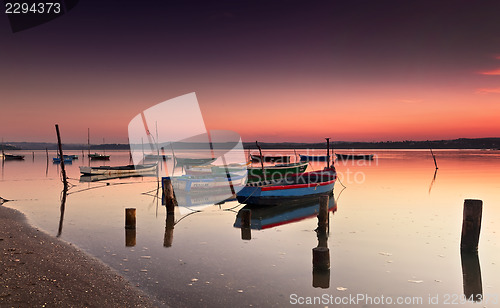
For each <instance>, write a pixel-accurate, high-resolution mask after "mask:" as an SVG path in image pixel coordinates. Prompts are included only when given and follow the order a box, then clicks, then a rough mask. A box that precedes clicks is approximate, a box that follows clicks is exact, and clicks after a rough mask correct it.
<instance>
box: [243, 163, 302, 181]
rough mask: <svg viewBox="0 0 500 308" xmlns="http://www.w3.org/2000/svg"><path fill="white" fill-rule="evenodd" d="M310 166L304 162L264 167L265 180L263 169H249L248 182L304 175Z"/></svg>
mask: <svg viewBox="0 0 500 308" xmlns="http://www.w3.org/2000/svg"><path fill="white" fill-rule="evenodd" d="M307 166H308V164H307V163H304V162H299V163H289V164H276V165H273V166H264V173H265V175H266V177H265V178H264V176H263V174H264V173H263V172H262V167H249V168H248V182H259V181H264V180H265V179H266V180H275V179H282V178H284V177H285V176H286V175H289V174H296V173H302V172H304V171H306V169H307Z"/></svg>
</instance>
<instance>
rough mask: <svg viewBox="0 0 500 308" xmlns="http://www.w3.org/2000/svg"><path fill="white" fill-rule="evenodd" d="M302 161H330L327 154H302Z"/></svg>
mask: <svg viewBox="0 0 500 308" xmlns="http://www.w3.org/2000/svg"><path fill="white" fill-rule="evenodd" d="M300 161H328V156H327V155H302V154H301V155H300Z"/></svg>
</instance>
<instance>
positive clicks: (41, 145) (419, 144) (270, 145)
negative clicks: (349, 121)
mask: <svg viewBox="0 0 500 308" xmlns="http://www.w3.org/2000/svg"><path fill="white" fill-rule="evenodd" d="M259 145H260V146H261V147H262V149H324V148H325V147H326V143H325V142H320V143H296V142H281V143H277V142H259ZM330 145H331V148H333V149H429V147H431V148H433V149H495V150H498V149H500V138H459V139H451V140H431V141H411V140H406V141H380V142H350V141H333V142H331V143H330ZM182 146H183V147H184V148H186V149H189V148H197V144H195V143H190V144H188V143H183V144H182ZM228 146H229V145H228ZM3 147H4V150H5V151H15V150H45V149H48V150H56V149H57V144H56V143H47V142H8V143H5V144H4V145H3ZM243 147H244V148H245V149H257V146H256V145H255V142H243ZM63 148H64V149H65V150H88V145H86V144H71V143H70V144H63ZM129 148H130V147H129V145H128V144H101V145H92V146H91V147H90V150H91V151H99V150H128V149H129ZM222 148H224V145H222Z"/></svg>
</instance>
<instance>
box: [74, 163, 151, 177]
mask: <svg viewBox="0 0 500 308" xmlns="http://www.w3.org/2000/svg"><path fill="white" fill-rule="evenodd" d="M156 166H157V165H156V164H149V165H126V166H115V167H111V166H101V167H89V166H80V173H82V174H84V175H99V174H100V175H118V174H127V175H131V174H143V173H152V172H156Z"/></svg>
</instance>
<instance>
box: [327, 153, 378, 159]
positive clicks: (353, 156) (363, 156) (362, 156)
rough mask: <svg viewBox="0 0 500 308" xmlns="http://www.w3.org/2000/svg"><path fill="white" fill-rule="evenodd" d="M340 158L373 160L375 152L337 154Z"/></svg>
mask: <svg viewBox="0 0 500 308" xmlns="http://www.w3.org/2000/svg"><path fill="white" fill-rule="evenodd" d="M335 155H336V156H337V159H340V160H350V159H352V160H363V159H364V160H373V154H335Z"/></svg>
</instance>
